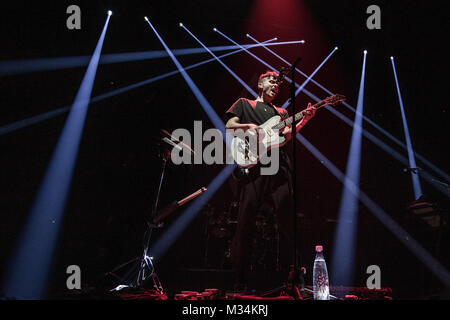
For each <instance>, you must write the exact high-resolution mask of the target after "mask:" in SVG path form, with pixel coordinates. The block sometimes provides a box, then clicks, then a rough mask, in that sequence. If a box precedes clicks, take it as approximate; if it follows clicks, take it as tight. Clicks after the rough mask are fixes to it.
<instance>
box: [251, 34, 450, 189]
mask: <svg viewBox="0 0 450 320" xmlns="http://www.w3.org/2000/svg"><path fill="white" fill-rule="evenodd" d="M249 38H250V39H252V40H253V41H254V42H255V43H257V44H260V43H261V42H259V41H258V40H256V39H255V38H253V37H252V36H249ZM262 47H263V48H264V49H266V50H267V51H269V52H270V53H272V54H273V55H274V56H275V57H277V58H278V59H280V60H281V61H283V62H285V63H287V64H289V62H287V61H286V59H284V58H282V57H281V56H280V55H278V54H277V53H275V52H274V51H273V50H270V49H269V48H267V46H265V45H263V46H262ZM296 71H297V72H298V73H300V74H301V75H302V76H304V77H305V78H308V75H307V74H306V73H304V72H302V71H301V70H299V69H296ZM311 82H312V83H314V84H315V85H316V86H318V87H319V88H320V89H322V90H323V91H325V92H326V93H328V94H329V95H333V94H334V93H333V92H331V91H330V90H328V89H327V88H325V87H324V86H322V85H321V84H320V83H318V82H317V81H315V80H314V79H311ZM303 92H304V93H305V94H307V95H308V96H309V97H311V98H313V99H314V100H315V101H320V99H319V98H317V97H315V96H314V95H313V94H312V93H311V92H309V91H308V90H306V89H305V88H304V89H303ZM342 104H343V105H344V106H345V107H346V108H348V109H349V110H351V111H353V112H356V109H355V108H354V107H352V106H351V105H350V104H348V103H347V102H345V101H344V102H342ZM329 110H330V111H331V112H332V113H334V114H335V115H336V116H338V117H339V118H341V119H342V120H343V121H344V122H346V123H347V124H349V125H352V124H351V123H350V122H349V119H348V118H346V117H344V116H343V115H342V114H341V113H339V112H337V111H336V110H334V109H332V108H330V109H329ZM363 119H364V120H365V121H367V122H368V123H369V124H370V125H372V126H373V127H374V128H375V129H377V130H378V131H379V132H381V133H382V134H383V135H385V136H386V137H388V138H389V139H390V140H392V141H393V142H395V143H396V144H397V145H399V146H400V147H402V148H403V149H407V146H406V144H404V143H403V142H402V141H400V140H399V139H397V138H396V137H394V136H393V135H392V134H390V133H389V132H387V131H386V130H384V129H383V128H382V127H381V126H379V125H378V124H376V123H375V122H374V121H372V120H371V119H369V118H368V117H367V116H365V115H363ZM363 134H364V136H365V137H367V138H368V139H369V140H371V141H372V142H374V143H375V144H376V145H377V146H379V147H380V148H382V149H383V150H384V151H386V152H388V153H390V154H391V155H392V156H394V157H395V158H396V159H397V160H399V161H401V162H403V163H404V164H405V162H404V161H403V160H404V157H403V156H402V155H400V153H398V152H397V151H396V150H394V149H393V148H391V147H390V146H388V145H387V144H386V143H384V142H382V141H381V140H380V139H378V138H376V137H375V136H373V135H372V134H371V133H369V132H367V131H366V130H363ZM414 154H415V156H416V157H417V159H420V161H422V162H423V163H425V164H426V165H427V166H429V167H430V168H431V169H432V170H433V171H434V172H436V173H437V174H439V175H440V176H441V177H442V178H444V179H445V180H446V181H448V182H450V175H448V174H447V173H446V172H444V171H443V170H441V169H440V168H438V167H437V166H436V165H434V164H433V163H431V162H430V161H429V160H427V159H425V157H423V156H422V155H420V154H417V153H414ZM406 163H407V162H406ZM422 176H423V178H425V180H427V182H429V183H430V184H431V185H433V187H435V188H436V189H438V190H439V191H441V192H442V193H444V194H445V195H449V194H450V192H449V191H448V190H446V189H445V187H443V185H440V184H439V183H436V182H435V180H436V179H435V178H433V176H432V175H431V174H429V173H428V172H426V171H423V172H422Z"/></svg>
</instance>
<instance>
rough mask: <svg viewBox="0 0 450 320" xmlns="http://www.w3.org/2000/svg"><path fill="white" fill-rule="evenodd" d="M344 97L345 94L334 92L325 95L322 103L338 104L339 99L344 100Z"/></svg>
mask: <svg viewBox="0 0 450 320" xmlns="http://www.w3.org/2000/svg"><path fill="white" fill-rule="evenodd" d="M345 99H346V98H345V96H343V95H341V94H335V95H333V96H330V97H327V98H325V99H324V100H323V102H324V104H328V105H331V106H334V105H336V104H338V103H339V102H341V101H344V100H345Z"/></svg>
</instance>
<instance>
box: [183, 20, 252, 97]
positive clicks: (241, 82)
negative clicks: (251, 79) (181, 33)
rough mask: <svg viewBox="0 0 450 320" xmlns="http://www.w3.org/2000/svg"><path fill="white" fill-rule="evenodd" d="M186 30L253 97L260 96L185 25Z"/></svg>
mask: <svg viewBox="0 0 450 320" xmlns="http://www.w3.org/2000/svg"><path fill="white" fill-rule="evenodd" d="M181 27H182V28H183V29H184V30H186V32H187V33H189V35H190V36H191V37H192V38H194V39H195V41H197V42H198V43H199V44H200V45H201V46H202V47H203V48H204V49H205V50H206V51H207V52H208V53H209V54H210V55H212V56H213V58H214V59H215V60H216V61H217V62H219V63H220V65H221V66H222V67H224V68H225V70H227V71H228V72H229V73H230V74H231V75H232V76H233V77H234V78H235V79H236V80H237V81H238V82H239V83H240V84H241V85H242V86H243V87H244V88H245V89H247V91H248V92H250V94H251V95H253V97H254V98H256V97H257V96H258V94H257V93H256V92H255V91H254V90H253V89H252V88H250V87H249V86H248V85H247V84H246V83H245V82H244V80H242V79H241V78H240V77H239V76H238V75H237V74H236V73H235V72H234V71H233V70H231V69H230V68H229V67H228V66H227V65H226V64H225V63H223V62H222V60H220V59H219V58H218V57H217V56H216V55H215V54H214V53H213V52H212V51H211V50H209V49H208V47H206V46H205V45H204V44H203V43H202V42H201V41H200V40H199V39H198V38H197V37H196V36H194V35H193V34H192V32H191V31H189V30H188V29H187V28H186V27H185V26H184V25H182V26H181Z"/></svg>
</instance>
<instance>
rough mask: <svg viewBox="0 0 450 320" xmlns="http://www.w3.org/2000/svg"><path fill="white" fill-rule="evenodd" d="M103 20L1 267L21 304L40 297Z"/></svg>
mask: <svg viewBox="0 0 450 320" xmlns="http://www.w3.org/2000/svg"><path fill="white" fill-rule="evenodd" d="M109 19H110V16H108V17H107V18H106V22H105V25H104V27H103V31H102V33H101V35H100V38H99V40H98V42H97V46H96V48H95V51H94V53H93V55H92V58H91V60H90V62H89V66H88V68H87V70H86V73H85V75H84V77H83V80H82V82H81V85H80V88H79V90H78V93H77V95H76V97H75V100H74V102H73V106H72V108H71V109H70V113H69V115H68V117H67V119H66V121H65V124H64V127H63V130H62V133H61V135H60V137H59V139H58V142H57V144H56V147H55V150H54V152H53V155H52V157H51V160H50V163H49V165H48V167H47V171H46V172H45V175H44V177H43V179H42V182H41V185H40V188H39V189H38V191H37V193H36V196H35V199H34V201H33V204H32V206H31V212H30V216H29V217H28V221H27V223H26V225H25V227H24V230H23V231H22V234H21V236H20V239H19V242H18V248H17V250H16V252H15V255H14V256H13V257H12V259H11V261H10V264H9V266H8V268H7V271H6V273H7V275H6V278H5V279H6V284H5V289H4V290H5V294H6V295H8V296H11V297H15V298H17V299H27V300H30V299H31V300H35V299H42V298H45V295H46V290H47V285H48V282H49V280H50V279H51V278H50V277H51V275H52V272H51V265H52V261H53V259H54V255H55V250H56V247H57V240H58V238H59V233H60V227H61V225H62V220H63V218H64V208H65V205H66V201H67V198H68V195H69V191H70V185H71V180H72V176H73V172H74V168H75V163H76V158H77V153H78V149H79V145H80V141H81V137H82V133H83V126H84V122H85V118H86V114H87V111H88V107H89V100H90V97H91V93H92V87H93V85H94V80H95V75H96V73H97V67H98V62H99V60H100V55H101V50H102V47H103V42H104V39H105V35H106V31H107V28H108V22H109ZM30 264H32V267H31V268H30Z"/></svg>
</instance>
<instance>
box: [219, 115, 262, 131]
mask: <svg viewBox="0 0 450 320" xmlns="http://www.w3.org/2000/svg"><path fill="white" fill-rule="evenodd" d="M240 121H241V119H239V117H232V118H230V119H229V120H228V121H227V123H226V125H225V128H226V129H242V130H244V131H246V130H248V129H255V130H256V128H258V126H257V125H256V124H254V123H240Z"/></svg>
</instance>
